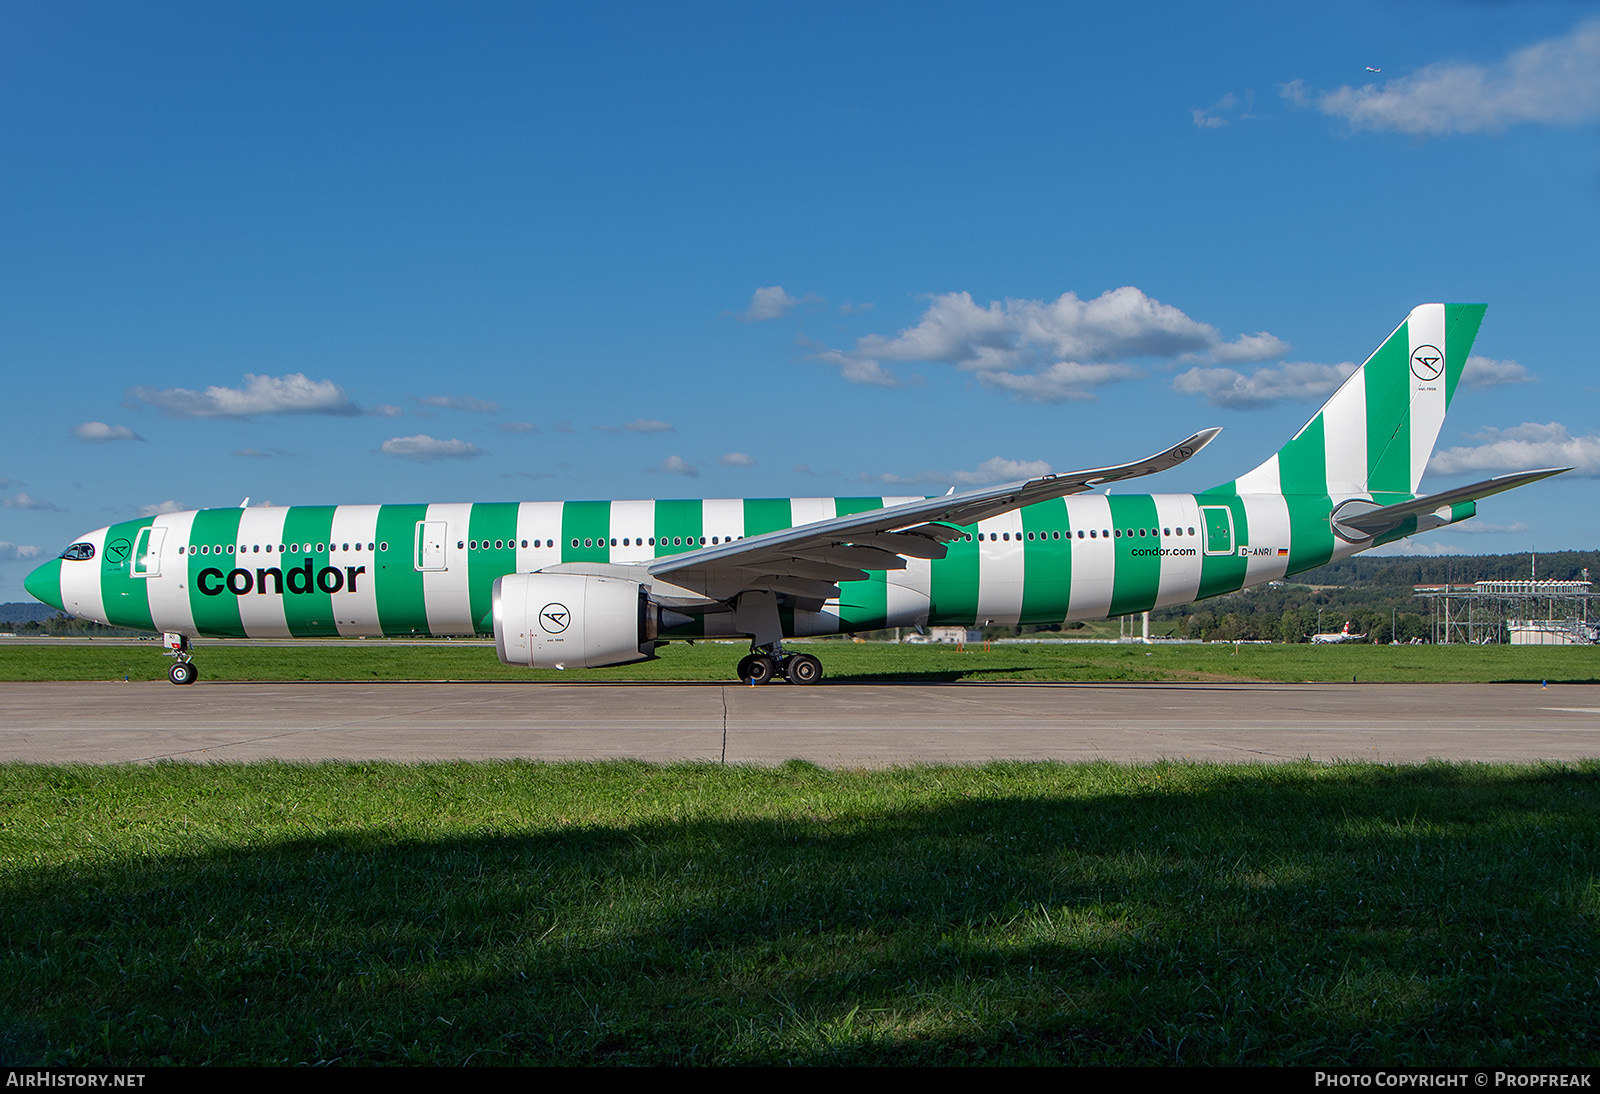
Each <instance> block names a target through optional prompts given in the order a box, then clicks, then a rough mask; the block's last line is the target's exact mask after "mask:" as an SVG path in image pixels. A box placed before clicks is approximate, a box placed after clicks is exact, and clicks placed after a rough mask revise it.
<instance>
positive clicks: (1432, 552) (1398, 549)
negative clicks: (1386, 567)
mask: <svg viewBox="0 0 1600 1094" xmlns="http://www.w3.org/2000/svg"><path fill="white" fill-rule="evenodd" d="M1440 531H1448V529H1443V528H1441V529H1440ZM1469 553H1471V552H1469V551H1468V550H1466V549H1465V548H1464V547H1462V545H1461V544H1459V543H1422V542H1420V541H1418V540H1415V539H1397V540H1395V541H1394V542H1393V543H1385V544H1384V545H1383V546H1381V547H1373V548H1371V549H1369V550H1366V551H1363V552H1362V554H1363V555H1365V556H1367V557H1369V558H1382V557H1384V556H1387V555H1402V556H1404V555H1426V556H1428V557H1430V558H1437V557H1442V556H1447V555H1465V554H1469Z"/></svg>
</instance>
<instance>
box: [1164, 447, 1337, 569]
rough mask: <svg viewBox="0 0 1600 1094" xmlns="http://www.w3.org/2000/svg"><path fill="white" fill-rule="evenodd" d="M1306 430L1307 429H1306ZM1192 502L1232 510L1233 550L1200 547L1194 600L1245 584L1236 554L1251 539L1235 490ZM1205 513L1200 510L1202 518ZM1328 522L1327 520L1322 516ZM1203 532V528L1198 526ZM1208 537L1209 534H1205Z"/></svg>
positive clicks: (1242, 565) (1241, 562)
mask: <svg viewBox="0 0 1600 1094" xmlns="http://www.w3.org/2000/svg"><path fill="white" fill-rule="evenodd" d="M1321 422H1322V419H1321V416H1320V415H1319V416H1318V418H1317V425H1318V432H1319V433H1320V432H1321ZM1306 432H1308V433H1309V432H1310V430H1309V429H1308V430H1307V431H1306ZM1194 500H1195V504H1196V505H1200V506H1206V505H1225V506H1227V507H1228V509H1229V510H1230V511H1231V512H1232V513H1233V542H1232V544H1230V548H1231V551H1232V553H1230V554H1226V555H1208V554H1206V553H1205V551H1204V550H1203V549H1202V551H1201V553H1200V591H1199V592H1198V593H1197V594H1196V595H1195V599H1196V600H1204V599H1205V598H1206V597H1208V596H1216V595H1217V594H1218V593H1231V592H1236V591H1237V590H1239V589H1241V588H1243V587H1244V575H1245V565H1246V564H1245V560H1244V559H1243V558H1242V557H1241V556H1240V555H1239V553H1238V552H1239V544H1241V543H1249V542H1250V528H1249V526H1248V523H1247V522H1246V520H1245V515H1244V499H1243V498H1241V497H1239V496H1238V494H1237V493H1231V492H1223V491H1221V490H1213V491H1209V492H1208V493H1204V494H1196V495H1195V497H1194ZM1322 505H1323V510H1322V515H1323V517H1324V518H1326V517H1327V515H1328V510H1327V495H1326V494H1324V495H1323V498H1322ZM1290 511H1291V512H1293V501H1292V500H1291V502H1290ZM1203 518H1204V514H1202V519H1203ZM1322 523H1323V526H1324V527H1326V526H1327V523H1328V522H1327V520H1326V519H1324V520H1323V522H1322ZM1200 531H1201V534H1202V536H1204V535H1205V531H1206V530H1205V529H1204V528H1201V530H1200ZM1206 538H1209V537H1206Z"/></svg>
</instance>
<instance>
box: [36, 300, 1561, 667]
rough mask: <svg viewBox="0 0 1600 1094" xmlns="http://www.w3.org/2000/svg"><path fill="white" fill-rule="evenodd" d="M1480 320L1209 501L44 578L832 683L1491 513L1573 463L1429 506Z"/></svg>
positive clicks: (1467, 320) (414, 530)
mask: <svg viewBox="0 0 1600 1094" xmlns="http://www.w3.org/2000/svg"><path fill="white" fill-rule="evenodd" d="M1483 313H1484V306H1483V305H1481V304H1424V305H1422V306H1421V307H1418V308H1416V309H1415V310H1413V311H1412V312H1411V314H1410V315H1409V316H1407V317H1406V320H1405V322H1403V323H1401V324H1400V326H1399V327H1398V328H1397V329H1396V330H1395V332H1394V333H1393V334H1391V335H1390V336H1389V338H1388V339H1386V340H1385V341H1384V343H1383V344H1382V345H1381V346H1379V347H1378V349H1377V350H1376V351H1375V352H1374V353H1373V354H1372V356H1371V357H1369V358H1368V359H1367V361H1366V363H1365V364H1363V365H1362V366H1361V368H1360V369H1358V370H1357V371H1356V372H1354V373H1353V374H1351V376H1350V377H1349V379H1348V380H1346V381H1345V383H1344V384H1343V385H1342V386H1341V387H1340V388H1339V389H1338V391H1336V392H1335V393H1334V395H1333V397H1332V398H1330V399H1329V400H1328V402H1327V403H1326V405H1324V406H1323V407H1322V409H1321V410H1319V411H1318V412H1317V414H1316V415H1315V416H1314V417H1313V418H1312V419H1311V421H1310V422H1308V423H1306V425H1305V426H1304V427H1303V428H1302V429H1301V430H1300V432H1298V433H1296V434H1295V435H1294V437H1293V438H1292V439H1291V440H1290V441H1289V442H1288V443H1287V444H1285V445H1284V446H1283V447H1282V448H1281V449H1279V450H1278V452H1277V453H1276V454H1274V455H1273V456H1272V457H1271V458H1270V459H1268V460H1267V461H1266V462H1265V463H1263V464H1261V466H1259V467H1257V468H1256V469H1255V470H1253V471H1250V472H1248V473H1247V474H1244V475H1241V476H1240V477H1239V478H1236V479H1233V480H1232V481H1229V482H1225V483H1223V484H1222V485H1220V486H1217V487H1214V488H1212V489H1210V490H1206V491H1204V492H1202V493H1198V494H1154V495H1151V494H1117V495H1115V496H1109V495H1105V494H1090V493H1087V492H1088V491H1089V490H1091V489H1092V488H1094V487H1096V486H1101V485H1104V484H1107V483H1115V482H1122V481H1124V480H1127V479H1132V478H1137V477H1139V476H1142V475H1149V474H1153V473H1154V472H1157V471H1163V470H1165V469H1167V468H1169V467H1172V466H1175V465H1176V464H1180V463H1183V462H1184V461H1185V460H1188V459H1189V458H1191V457H1192V456H1193V455H1194V454H1195V453H1196V452H1198V451H1199V450H1200V449H1201V448H1203V447H1204V446H1205V445H1206V444H1207V443H1208V442H1209V441H1210V440H1211V439H1212V437H1214V436H1215V435H1216V434H1217V432H1218V431H1217V430H1215V429H1207V430H1202V431H1201V432H1199V433H1196V434H1195V435H1194V436H1192V437H1189V438H1187V439H1186V440H1184V441H1181V442H1180V443H1178V444H1176V445H1174V446H1172V447H1171V448H1168V449H1166V450H1165V451H1163V452H1160V453H1157V454H1156V455H1154V456H1151V457H1149V458H1147V459H1143V460H1138V461H1135V462H1133V463H1126V464H1120V465H1118V466H1114V467H1097V468H1093V469H1090V470H1085V471H1073V472H1069V473H1067V474H1060V475H1046V476H1044V477H1042V478H1037V479H1032V480H1029V481H1027V482H1018V483H1010V484H1008V485H1004V486H996V487H992V488H990V489H986V490H975V491H971V492H968V493H964V494H949V495H946V496H944V497H937V498H921V497H915V498H883V497H873V498H774V499H760V500H703V501H701V500H693V501H568V502H506V503H500V502H493V503H451V504H442V505H339V506H299V505H297V506H290V507H287V508H255V509H250V508H238V509H201V510H198V511H195V512H186V513H171V514H164V515H161V516H155V517H146V518H144V519H141V520H135V521H127V522H124V523H120V524H113V525H110V526H109V527H106V528H101V529H98V530H97V531H94V532H90V533H89V534H87V535H85V536H84V537H82V539H80V540H79V541H78V542H76V543H74V544H72V545H71V546H70V547H68V548H67V549H66V551H64V552H63V553H62V554H61V557H60V558H57V559H52V560H51V561H49V562H47V563H45V564H44V565H43V566H40V567H39V568H38V569H37V570H35V571H34V572H33V573H32V574H30V575H29V576H28V578H27V580H26V583H25V584H26V587H27V589H28V591H29V592H30V593H31V594H33V595H34V596H35V597H37V598H38V599H40V600H42V601H44V602H45V603H47V604H50V605H52V606H53V607H56V608H60V609H63V610H65V611H67V612H70V613H72V614H73V615H76V616H81V617H83V618H86V619H93V620H96V621H99V622H102V623H108V624H112V625H115V626H121V627H135V628H139V629H143V630H151V631H161V632H164V634H165V639H166V644H167V647H168V649H169V651H170V652H171V653H172V655H173V656H174V657H175V661H174V664H173V666H172V669H171V672H170V677H171V679H172V682H173V683H175V684H188V683H192V682H193V681H194V680H195V679H196V677H197V675H198V673H197V669H196V667H195V665H194V662H193V661H192V660H190V658H189V654H188V650H189V639H190V638H194V637H207V638H229V637H252V638H254V637H290V636H293V637H318V636H333V635H345V636H360V635H373V636H377V635H438V636H444V635H474V634H485V635H486V634H493V635H494V639H495V647H496V650H497V652H498V653H499V655H500V659H501V660H502V661H505V662H506V663H507V664H513V665H527V666H530V667H533V668H580V667H581V668H598V667H601V666H605V665H620V664H625V663H627V662H630V661H640V660H644V659H647V658H650V657H653V656H654V655H655V650H656V648H657V647H658V646H659V645H661V644H663V643H664V642H665V641H666V640H667V639H669V638H675V637H680V636H681V637H686V638H693V637H702V636H746V637H748V638H749V640H750V653H749V654H748V655H747V656H746V657H744V658H743V659H742V660H740V662H739V664H738V667H737V671H738V675H739V677H740V679H742V680H749V681H753V682H756V683H764V682H766V681H768V680H770V679H772V678H773V677H775V676H781V677H784V678H786V679H787V680H789V681H790V682H792V683H796V684H809V683H813V682H815V681H816V680H818V679H820V677H821V675H822V665H821V662H820V661H818V660H817V658H816V657H814V656H812V655H811V654H808V653H794V652H790V651H786V650H785V649H784V647H783V639H785V638H788V637H795V636H801V635H828V634H839V633H848V632H853V631H861V630H873V629H877V628H880V627H896V626H917V625H940V624H966V625H976V624H985V623H1001V624H1019V623H1062V622H1067V621H1071V620H1080V619H1104V618H1108V617H1111V616H1119V615H1125V614H1128V613H1131V612H1140V611H1144V610H1146V609H1150V608H1162V607H1168V606H1171V605H1175V604H1185V603H1189V602H1192V601H1195V600H1200V599H1203V598H1205V597H1210V596H1216V595H1218V594H1219V593H1227V592H1234V591H1236V590H1238V589H1241V588H1244V587H1246V586H1250V585H1256V584H1259V583H1261V582H1263V581H1270V580H1274V579H1277V578H1281V577H1284V576H1285V575H1287V574H1293V573H1296V572H1298V571H1301V570H1307V569H1310V568H1312V567H1315V566H1320V565H1322V564H1324V563H1326V562H1328V561H1330V560H1332V559H1339V558H1344V557H1346V556H1348V555H1352V554H1355V553H1356V552H1358V551H1362V550H1365V549H1366V548H1368V547H1372V546H1375V545H1377V544H1381V543H1388V542H1390V541H1392V540H1396V539H1400V538H1402V537H1404V536H1408V535H1412V534H1414V533H1417V532H1425V531H1429V530H1431V529H1435V528H1439V527H1442V526H1444V525H1447V524H1453V523H1455V522H1456V521H1460V520H1465V519H1467V518H1468V517H1471V516H1473V515H1474V514H1475V513H1476V511H1477V508H1476V502H1477V500H1478V499H1480V498H1484V497H1487V496H1489V495H1491V494H1495V493H1499V492H1500V491H1502V490H1509V489H1511V488H1512V487H1515V486H1520V485H1522V484H1524V483H1529V482H1533V481H1535V480H1536V479H1541V478H1545V477H1546V476H1549V475H1554V474H1558V473H1560V472H1561V471H1564V470H1568V469H1567V468H1552V469H1545V470H1538V471H1526V472H1522V473H1519V474H1513V475H1503V476H1500V477H1498V478H1494V479H1489V480H1487V481H1485V482H1480V483H1475V484H1473V485H1471V486H1464V487H1460V488H1457V489H1454V490H1447V491H1444V492H1442V493H1438V494H1433V495H1426V496H1425V495H1419V494H1418V493H1417V489H1418V486H1419V485H1420V483H1421V479H1422V472H1423V468H1424V467H1425V466H1426V464H1427V462H1428V457H1429V455H1430V454H1431V453H1432V451H1433V446H1434V442H1435V440H1436V439H1437V437H1438V435H1439V428H1440V425H1441V424H1442V422H1443V421H1444V415H1445V410H1446V409H1447V408H1448V407H1449V405H1450V400H1451V398H1452V396H1453V395H1454V394H1455V391H1456V387H1457V385H1458V383H1459V381H1460V379H1461V372H1462V369H1463V367H1464V366H1465V363H1466V360H1467V353H1468V351H1469V350H1470V349H1471V347H1472V342H1473V339H1474V338H1475V337H1476V335H1477V331H1478V325H1479V323H1480V322H1481V321H1482V319H1483Z"/></svg>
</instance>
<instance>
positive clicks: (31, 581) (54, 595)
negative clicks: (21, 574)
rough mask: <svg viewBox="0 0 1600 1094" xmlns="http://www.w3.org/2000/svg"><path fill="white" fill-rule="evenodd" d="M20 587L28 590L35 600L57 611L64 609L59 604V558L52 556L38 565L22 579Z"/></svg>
mask: <svg viewBox="0 0 1600 1094" xmlns="http://www.w3.org/2000/svg"><path fill="white" fill-rule="evenodd" d="M22 587H23V588H24V589H26V590H28V595H29V596H31V597H33V598H34V599H35V600H39V601H42V602H44V603H46V604H48V605H50V606H51V607H52V608H55V609H57V610H58V611H64V610H65V609H64V608H62V606H61V560H60V559H59V558H52V559H51V560H50V561H49V562H46V563H45V564H44V565H43V566H40V567H38V568H37V569H35V570H34V571H33V573H31V574H29V575H28V576H27V577H25V578H23V579H22Z"/></svg>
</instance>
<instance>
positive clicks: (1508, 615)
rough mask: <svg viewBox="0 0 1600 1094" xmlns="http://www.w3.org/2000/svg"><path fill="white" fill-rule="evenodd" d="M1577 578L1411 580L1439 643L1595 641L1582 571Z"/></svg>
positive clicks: (1599, 624)
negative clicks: (1442, 582)
mask: <svg viewBox="0 0 1600 1094" xmlns="http://www.w3.org/2000/svg"><path fill="white" fill-rule="evenodd" d="M1583 576H1584V580H1582V581H1532V580H1530V581H1474V582H1473V583H1472V584H1470V585H1416V586H1413V590H1414V591H1415V593H1416V595H1417V596H1419V597H1421V598H1422V599H1424V600H1426V601H1427V602H1428V606H1429V618H1430V621H1431V626H1432V633H1433V641H1434V642H1436V643H1439V644H1455V643H1463V644H1471V645H1486V644H1497V643H1508V644H1510V645H1513V646H1592V645H1596V644H1600V611H1597V610H1596V607H1595V603H1594V602H1595V600H1596V598H1597V596H1600V594H1596V593H1595V592H1594V591H1593V588H1592V585H1591V583H1590V582H1589V580H1588V577H1589V572H1588V571H1587V570H1585V571H1584V574H1583Z"/></svg>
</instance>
